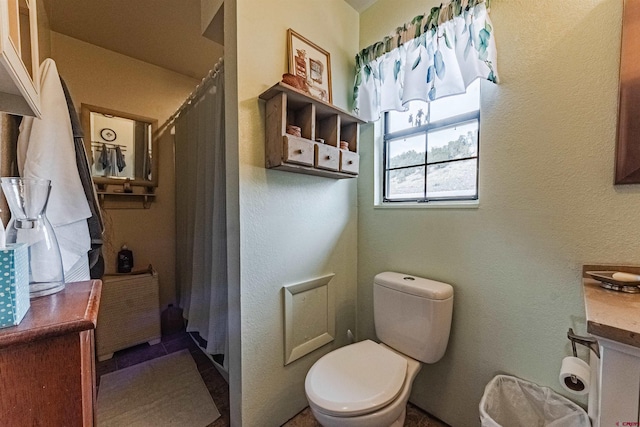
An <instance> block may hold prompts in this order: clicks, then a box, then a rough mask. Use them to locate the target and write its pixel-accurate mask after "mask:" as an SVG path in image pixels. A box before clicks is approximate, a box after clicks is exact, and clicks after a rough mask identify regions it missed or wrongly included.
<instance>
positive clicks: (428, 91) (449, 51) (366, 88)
mask: <svg viewBox="0 0 640 427" xmlns="http://www.w3.org/2000/svg"><path fill="white" fill-rule="evenodd" d="M487 3H488V0H452V1H451V2H450V3H448V4H446V5H443V6H440V7H434V8H433V9H431V12H430V13H428V14H425V15H419V16H416V17H415V18H413V20H412V21H411V22H410V23H408V24H405V25H403V26H402V27H399V28H398V29H396V33H395V34H394V35H392V36H389V37H385V39H384V40H383V41H380V42H378V43H375V44H373V45H371V46H369V47H367V48H365V49H363V50H362V51H360V53H359V54H358V55H356V82H355V87H354V111H355V113H356V114H357V115H358V116H359V117H360V118H362V119H363V120H366V121H374V120H377V119H378V118H379V117H380V115H381V114H382V113H383V112H385V111H390V110H398V111H404V110H406V108H405V107H404V105H405V104H406V103H408V102H409V101H413V100H416V99H419V100H423V101H427V102H428V101H433V100H435V99H438V98H442V97H445V96H449V95H455V94H460V93H464V92H465V91H466V88H467V86H469V84H471V82H473V81H474V80H475V79H476V78H478V77H480V78H483V79H487V80H490V81H492V82H494V83H497V82H498V73H497V70H496V56H497V54H496V46H495V40H494V37H493V26H492V24H491V20H490V19H489V14H488V9H487V6H488V4H487Z"/></svg>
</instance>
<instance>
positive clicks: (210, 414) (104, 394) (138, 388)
mask: <svg viewBox="0 0 640 427" xmlns="http://www.w3.org/2000/svg"><path fill="white" fill-rule="evenodd" d="M219 416H220V412H219V411H218V408H216V405H215V404H214V403H213V400H212V399H211V395H210V394H209V391H208V390H207V387H206V386H205V384H204V382H203V381H202V378H201V377H200V374H199V373H198V368H197V367H196V364H195V362H194V361H193V358H192V357H191V355H190V354H189V351H187V350H182V351H180V352H177V353H172V354H169V355H167V356H163V357H159V358H157V359H153V360H150V361H148V362H144V363H140V364H137V365H133V366H130V367H128V368H125V369H121V370H119V371H115V372H111V373H109V374H105V375H103V376H102V377H101V378H100V388H99V390H98V403H97V420H98V423H97V424H98V427H122V426H127V427H129V426H132V427H133V426H136V427H146V426H154V427H156V426H190V427H205V426H207V425H209V424H211V423H212V422H213V421H215V420H216V419H217V418H218V417H219Z"/></svg>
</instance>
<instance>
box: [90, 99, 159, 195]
mask: <svg viewBox="0 0 640 427" xmlns="http://www.w3.org/2000/svg"><path fill="white" fill-rule="evenodd" d="M82 124H83V128H84V130H85V147H86V150H87V155H88V156H89V163H90V164H91V173H92V175H93V180H94V182H95V183H96V184H98V185H100V184H122V183H123V180H124V181H127V180H129V181H130V183H131V185H139V186H140V185H142V186H146V187H156V186H157V182H158V176H157V175H158V172H157V171H158V169H157V166H158V165H157V163H158V159H157V156H158V150H157V144H156V141H155V138H154V134H155V130H156V127H157V120H154V119H150V118H147V117H141V116H137V115H133V114H129V113H123V112H120V111H115V110H110V109H107V108H102V107H96V106H93V105H87V104H82Z"/></svg>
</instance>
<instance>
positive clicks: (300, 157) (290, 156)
mask: <svg viewBox="0 0 640 427" xmlns="http://www.w3.org/2000/svg"><path fill="white" fill-rule="evenodd" d="M313 145H314V144H313V142H311V141H309V140H306V139H302V138H297V137H294V136H290V135H286V136H285V137H284V147H283V148H284V149H283V152H282V156H283V157H284V158H283V161H284V162H286V163H295V164H298V165H305V166H313Z"/></svg>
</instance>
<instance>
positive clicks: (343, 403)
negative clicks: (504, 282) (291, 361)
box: [305, 272, 453, 427]
mask: <svg viewBox="0 0 640 427" xmlns="http://www.w3.org/2000/svg"><path fill="white" fill-rule="evenodd" d="M373 297H374V298H373V299H374V320H375V327H376V334H377V335H378V338H379V339H380V340H381V341H382V342H381V343H380V344H378V343H376V342H374V341H371V340H365V341H361V342H358V343H355V344H350V345H347V346H345V347H342V348H339V349H337V350H334V351H332V352H331V353H328V354H326V355H325V356H323V357H321V358H320V359H319V360H318V361H317V362H316V363H315V364H314V365H313V366H312V367H311V369H310V370H309V372H308V373H307V377H306V379H305V392H306V395H307V400H308V401H309V407H310V408H311V412H312V413H313V415H314V416H315V418H316V419H317V420H318V422H319V423H320V424H322V425H323V426H324V427H334V426H335V427H389V426H393V427H396V426H397V427H401V426H402V425H403V424H404V419H405V416H406V406H407V401H408V400H409V395H410V394H411V387H412V385H413V380H414V379H415V377H416V375H417V374H418V371H420V367H421V362H424V363H435V362H437V361H438V360H440V359H441V358H442V356H443V355H444V353H445V350H446V347H447V343H448V340H449V333H450V330H451V317H452V310H453V288H452V287H451V285H448V284H446V283H442V282H436V281H434V280H429V279H423V278H418V277H414V276H409V275H406V274H402V273H393V272H385V273H380V274H378V275H377V276H376V277H375V280H374V292H373Z"/></svg>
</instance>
